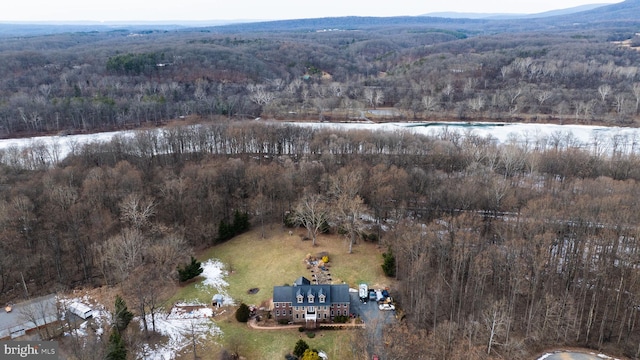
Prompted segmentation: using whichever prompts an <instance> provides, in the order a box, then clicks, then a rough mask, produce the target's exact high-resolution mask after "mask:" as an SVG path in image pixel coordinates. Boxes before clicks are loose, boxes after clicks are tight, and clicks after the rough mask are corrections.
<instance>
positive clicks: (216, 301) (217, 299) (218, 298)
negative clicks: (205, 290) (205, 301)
mask: <svg viewBox="0 0 640 360" xmlns="http://www.w3.org/2000/svg"><path fill="white" fill-rule="evenodd" d="M223 303H224V296H222V294H215V295H213V299H212V300H211V305H213V306H216V307H220V306H222V304H223Z"/></svg>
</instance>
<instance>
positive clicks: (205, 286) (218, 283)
mask: <svg viewBox="0 0 640 360" xmlns="http://www.w3.org/2000/svg"><path fill="white" fill-rule="evenodd" d="M202 270H203V272H202V275H201V276H203V277H204V280H203V281H202V283H200V284H196V289H198V290H200V291H202V292H204V293H206V294H208V295H209V297H208V298H209V299H211V298H213V295H215V294H220V295H222V297H223V304H224V305H234V302H233V299H232V298H231V297H230V296H229V295H228V294H227V290H226V288H227V286H229V283H227V282H226V281H225V280H224V278H225V277H226V276H227V275H228V273H227V271H226V270H224V264H222V263H221V262H220V261H218V260H216V259H209V260H207V261H205V262H203V263H202Z"/></svg>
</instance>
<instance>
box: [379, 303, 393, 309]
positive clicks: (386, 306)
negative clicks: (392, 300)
mask: <svg viewBox="0 0 640 360" xmlns="http://www.w3.org/2000/svg"><path fill="white" fill-rule="evenodd" d="M378 309H380V310H395V309H396V307H395V306H394V305H393V304H380V305H378Z"/></svg>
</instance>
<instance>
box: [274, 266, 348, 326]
mask: <svg viewBox="0 0 640 360" xmlns="http://www.w3.org/2000/svg"><path fill="white" fill-rule="evenodd" d="M350 302H351V299H350V296H349V286H348V285H346V284H340V285H330V284H317V285H316V284H311V282H310V281H309V280H308V279H307V278H305V277H300V278H298V280H296V281H295V282H294V283H293V286H274V287H273V309H272V312H271V313H272V315H273V317H274V319H275V320H276V321H278V322H283V321H287V322H292V323H304V324H305V326H306V327H316V326H317V325H318V324H319V323H330V322H333V319H334V318H335V316H349V305H350Z"/></svg>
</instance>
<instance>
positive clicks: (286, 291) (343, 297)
mask: <svg viewBox="0 0 640 360" xmlns="http://www.w3.org/2000/svg"><path fill="white" fill-rule="evenodd" d="M298 294H300V295H302V296H303V301H302V302H301V303H299V302H298V301H297V299H296V296H297V295H298ZM309 294H313V296H314V300H313V303H309V298H308V295H309ZM320 294H324V295H325V296H326V300H325V303H328V304H331V303H348V302H349V301H350V300H351V298H350V296H349V286H348V285H346V284H340V285H327V284H320V285H298V286H274V287H273V302H290V303H293V304H294V305H296V306H308V305H318V304H319V300H318V295H320Z"/></svg>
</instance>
